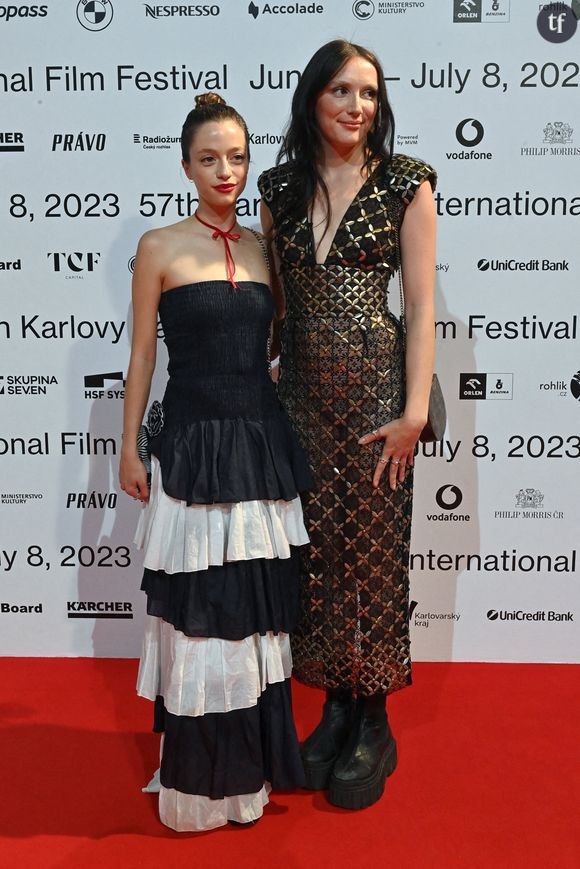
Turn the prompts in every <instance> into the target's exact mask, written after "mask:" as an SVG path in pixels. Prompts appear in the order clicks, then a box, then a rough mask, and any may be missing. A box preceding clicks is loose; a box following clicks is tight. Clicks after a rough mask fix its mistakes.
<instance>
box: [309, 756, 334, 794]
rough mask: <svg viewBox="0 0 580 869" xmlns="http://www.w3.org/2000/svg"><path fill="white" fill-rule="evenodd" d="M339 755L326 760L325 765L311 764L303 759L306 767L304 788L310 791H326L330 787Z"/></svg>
mask: <svg viewBox="0 0 580 869" xmlns="http://www.w3.org/2000/svg"><path fill="white" fill-rule="evenodd" d="M337 758H338V755H336V756H335V757H332V758H331V759H330V760H326V761H325V762H324V763H309V762H308V761H306V760H305V759H304V757H303V758H302V765H303V766H304V776H305V779H306V781H305V783H304V787H305V788H306V790H308V791H325V790H326V788H327V787H328V782H329V779H330V776H331V775H332V769H333V767H334V764H335V763H336V761H337Z"/></svg>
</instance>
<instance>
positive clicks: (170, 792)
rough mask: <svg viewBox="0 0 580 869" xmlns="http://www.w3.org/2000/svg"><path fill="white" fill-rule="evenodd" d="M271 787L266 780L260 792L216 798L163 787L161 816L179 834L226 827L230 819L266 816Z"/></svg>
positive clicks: (161, 791)
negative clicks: (192, 794)
mask: <svg viewBox="0 0 580 869" xmlns="http://www.w3.org/2000/svg"><path fill="white" fill-rule="evenodd" d="M269 793H270V786H269V785H268V784H267V783H266V784H265V785H264V787H263V788H262V789H261V790H259V791H258V793H256V794H240V795H239V796H235V797H224V799H223V800H212V799H210V798H209V797H200V796H191V795H190V794H182V793H181V791H176V790H174V789H169V788H164V787H161V789H160V791H159V817H160V818H161V820H162V822H163V823H164V824H166V825H167V826H168V827H171V828H172V829H173V830H177V832H178V833H186V832H200V831H201V830H214V829H215V828H216V827H223V825H224V824H227V822H228V821H237V822H238V823H240V824H247V823H248V822H249V821H256V820H257V819H258V818H261V817H262V814H263V811H264V806H265V805H266V804H267V802H268V794H269Z"/></svg>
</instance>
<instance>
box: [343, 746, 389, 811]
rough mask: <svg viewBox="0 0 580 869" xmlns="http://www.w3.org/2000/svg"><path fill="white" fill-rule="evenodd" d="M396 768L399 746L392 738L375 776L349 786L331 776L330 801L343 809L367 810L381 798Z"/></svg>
mask: <svg viewBox="0 0 580 869" xmlns="http://www.w3.org/2000/svg"><path fill="white" fill-rule="evenodd" d="M396 766H397V744H396V742H395V740H394V739H392V738H391V740H390V741H389V743H388V744H387V747H386V749H385V751H384V753H383V756H382V758H381V761H380V763H379V765H378V767H377V769H376V771H375V772H374V773H373V775H371V776H369V777H368V778H366V779H362V780H361V781H358V782H357V783H356V784H349V783H348V782H345V781H341V779H338V778H336V777H335V776H333V775H331V777H330V781H329V790H328V799H329V800H330V802H331V803H332V804H333V805H334V806H339V807H340V808H341V809H366V808H367V806H372V804H373V803H376V801H377V800H379V799H380V798H381V796H382V795H383V791H384V789H385V781H386V779H387V777H388V776H390V775H391V774H392V773H393V772H394V771H395V767H396Z"/></svg>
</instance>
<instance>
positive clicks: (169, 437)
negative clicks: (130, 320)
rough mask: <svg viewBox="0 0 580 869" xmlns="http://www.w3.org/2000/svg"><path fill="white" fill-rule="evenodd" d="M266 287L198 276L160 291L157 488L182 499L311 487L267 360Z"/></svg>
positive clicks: (285, 494) (271, 495)
mask: <svg viewBox="0 0 580 869" xmlns="http://www.w3.org/2000/svg"><path fill="white" fill-rule="evenodd" d="M273 315H274V303H273V299H272V294H271V292H270V289H269V287H268V286H267V285H266V284H262V283H259V282H254V281H241V282H240V283H239V286H238V289H236V288H234V287H232V285H231V284H230V283H229V281H226V280H217V281H200V282H197V283H192V284H186V285H184V286H179V287H174V288H173V289H171V290H167V291H166V292H165V293H163V294H162V296H161V300H160V303H159V317H160V320H161V325H162V327H163V331H164V336H165V343H166V345H167V349H168V352H169V365H168V373H169V380H168V383H167V387H166V390H165V395H164V397H163V407H164V411H165V425H164V427H163V431H162V432H161V434H160V435H159V436H158V437H157V438H155V439H154V440H153V443H152V451H153V453H154V454H155V455H156V456H157V457H158V459H159V461H160V463H161V470H162V479H163V488H164V489H165V491H166V493H167V494H168V495H170V496H171V497H173V498H177V499H179V500H184V501H186V502H187V503H188V504H192V503H204V504H205V503H216V502H219V503H229V502H235V501H248V500H256V499H278V498H282V499H284V500H291V499H292V498H295V497H296V495H297V494H298V492H300V491H303V490H304V489H306V488H308V487H309V486H310V484H311V480H310V472H309V469H308V463H307V460H306V456H305V455H304V453H303V451H302V448H301V447H300V445H299V443H298V440H297V437H296V435H295V434H294V431H293V430H292V427H291V426H290V422H289V420H288V418H287V417H286V414H285V412H284V411H283V409H282V406H281V404H280V401H279V399H278V396H277V393H276V388H275V386H274V384H273V382H272V379H271V377H270V373H269V365H268V336H269V334H270V323H271V321H272V317H273Z"/></svg>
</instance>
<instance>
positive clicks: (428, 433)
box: [395, 229, 447, 444]
mask: <svg viewBox="0 0 580 869" xmlns="http://www.w3.org/2000/svg"><path fill="white" fill-rule="evenodd" d="M395 234H396V239H397V264H398V272H399V293H400V295H401V328H402V331H403V346H404V347H406V346H407V323H406V320H405V296H404V293H403V266H402V262H401V245H400V243H399V232H398V230H397V229H395ZM446 425H447V410H446V408H445V399H444V397H443V390H442V389H441V384H440V383H439V378H438V377H437V375H436V374H433V379H432V380H431V391H430V392H429V411H428V413H427V422H426V423H425V427H424V428H423V430H422V432H421V434H420V435H419V440H420V441H421V442H422V443H424V444H425V443H431V441H440V440H441V438H442V437H443V435H444V434H445V427H446Z"/></svg>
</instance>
